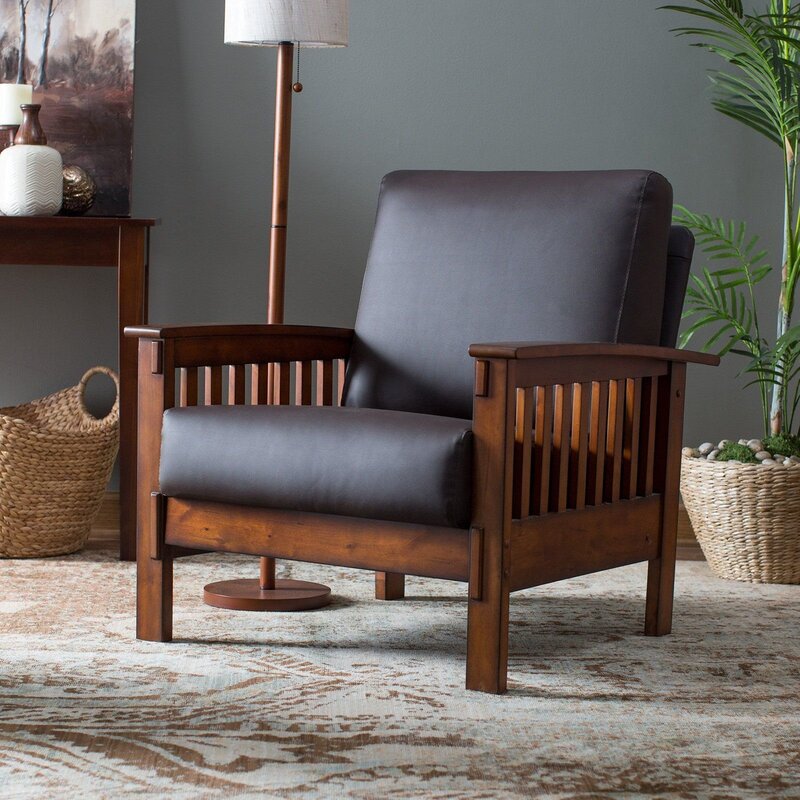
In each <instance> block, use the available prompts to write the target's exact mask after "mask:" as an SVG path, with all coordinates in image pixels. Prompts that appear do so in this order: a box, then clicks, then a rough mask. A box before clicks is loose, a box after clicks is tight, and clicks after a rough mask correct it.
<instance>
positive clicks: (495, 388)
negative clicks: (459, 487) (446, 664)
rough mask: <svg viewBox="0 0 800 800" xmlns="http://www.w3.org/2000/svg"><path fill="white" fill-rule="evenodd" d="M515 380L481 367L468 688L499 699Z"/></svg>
mask: <svg viewBox="0 0 800 800" xmlns="http://www.w3.org/2000/svg"><path fill="white" fill-rule="evenodd" d="M510 374H511V370H510V368H509V364H508V362H506V361H504V360H502V359H498V360H485V361H478V362H477V363H476V385H475V397H474V405H473V425H472V432H473V436H474V437H475V448H474V462H473V507H472V531H471V534H470V537H471V547H470V559H471V563H470V586H469V597H470V599H469V614H468V623H467V688H468V689H475V690H479V691H485V692H494V693H502V692H504V691H505V690H506V672H507V666H508V603H509V594H510V590H509V577H510V572H509V565H508V555H509V547H510V536H511V527H510V526H511V477H512V469H513V439H514V407H515V406H514V392H513V389H512V388H511V387H510V380H509V379H510ZM475 559H479V562H478V563H475Z"/></svg>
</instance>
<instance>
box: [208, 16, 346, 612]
mask: <svg viewBox="0 0 800 800" xmlns="http://www.w3.org/2000/svg"><path fill="white" fill-rule="evenodd" d="M347 6H348V0H225V43H226V44H238V45H251V46H256V47H277V48H278V70H277V78H276V86H275V139H274V153H273V167H272V224H271V227H270V237H269V300H268V309H267V321H268V322H270V323H281V322H283V304H284V287H285V275H286V230H287V220H288V201H289V148H290V142H291V127H292V92H299V91H302V88H303V87H302V85H301V84H300V83H293V75H292V60H293V55H294V48H295V46H298V47H300V46H302V47H346V46H347V20H348V7H347ZM270 384H271V381H270ZM271 388H272V387H271V385H270V389H271ZM269 396H270V397H271V396H272V394H271V392H270V395H269ZM203 597H204V600H205V602H206V603H208V604H210V605H213V606H218V607H221V608H228V609H234V610H239V611H299V610H305V609H310V608H319V607H320V606H324V605H326V604H327V603H328V602H329V600H330V589H329V588H328V587H327V586H323V585H322V584H319V583H309V582H307V581H293V580H282V579H276V578H275V560H274V559H272V558H262V559H261V569H260V576H259V577H258V578H242V579H238V580H231V581H220V582H218V583H211V584H208V586H206V587H205V590H204V593H203Z"/></svg>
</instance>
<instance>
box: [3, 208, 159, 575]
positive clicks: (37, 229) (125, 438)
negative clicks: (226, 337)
mask: <svg viewBox="0 0 800 800" xmlns="http://www.w3.org/2000/svg"><path fill="white" fill-rule="evenodd" d="M154 224H155V220H152V219H131V218H129V217H2V216H0V264H4V265H16V264H19V265H24V266H27V265H43V266H63V267H114V268H116V270H117V297H118V301H117V309H118V321H119V344H118V346H119V377H120V449H119V465H120V468H119V471H120V476H119V481H120V486H119V495H120V497H119V502H120V558H122V559H123V560H125V561H132V560H134V559H135V558H136V425H137V379H136V368H137V364H136V345H137V342H136V340H135V339H126V338H125V337H124V336H123V335H122V332H123V330H124V328H125V326H126V325H144V324H146V323H147V278H148V254H149V247H150V228H151V227H152V226H153V225H154Z"/></svg>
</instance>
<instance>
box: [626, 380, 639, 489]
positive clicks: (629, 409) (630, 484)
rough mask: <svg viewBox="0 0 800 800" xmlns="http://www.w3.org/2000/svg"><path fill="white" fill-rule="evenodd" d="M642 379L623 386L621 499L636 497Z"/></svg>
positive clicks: (630, 381)
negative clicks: (623, 415)
mask: <svg viewBox="0 0 800 800" xmlns="http://www.w3.org/2000/svg"><path fill="white" fill-rule="evenodd" d="M641 401H642V379H641V378H629V379H628V380H627V381H626V386H625V423H624V435H623V442H622V497H623V498H625V499H629V498H631V497H636V488H637V486H636V485H637V481H638V479H639V425H640V420H641Z"/></svg>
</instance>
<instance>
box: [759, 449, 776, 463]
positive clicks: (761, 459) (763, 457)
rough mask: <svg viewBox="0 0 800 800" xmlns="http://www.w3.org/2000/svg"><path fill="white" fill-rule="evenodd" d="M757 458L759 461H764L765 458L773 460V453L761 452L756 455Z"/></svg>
mask: <svg viewBox="0 0 800 800" xmlns="http://www.w3.org/2000/svg"><path fill="white" fill-rule="evenodd" d="M756 458H757V459H758V460H759V461H763V460H764V459H765V458H772V453H770V452H769V451H768V450H759V451H758V452H757V453H756Z"/></svg>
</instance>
